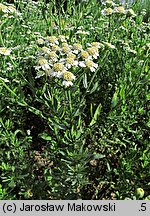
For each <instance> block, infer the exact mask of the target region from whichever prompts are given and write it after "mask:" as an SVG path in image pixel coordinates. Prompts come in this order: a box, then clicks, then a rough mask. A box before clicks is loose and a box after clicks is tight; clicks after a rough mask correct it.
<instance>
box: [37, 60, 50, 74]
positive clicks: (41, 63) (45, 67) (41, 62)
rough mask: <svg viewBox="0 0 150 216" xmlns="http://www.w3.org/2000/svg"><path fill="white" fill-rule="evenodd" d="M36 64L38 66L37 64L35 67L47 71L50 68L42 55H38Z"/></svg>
mask: <svg viewBox="0 0 150 216" xmlns="http://www.w3.org/2000/svg"><path fill="white" fill-rule="evenodd" d="M38 65H39V66H37V67H36V69H40V68H42V69H43V70H44V71H47V70H49V69H50V66H49V64H48V61H47V60H46V59H45V58H43V57H42V56H41V57H39V59H38Z"/></svg>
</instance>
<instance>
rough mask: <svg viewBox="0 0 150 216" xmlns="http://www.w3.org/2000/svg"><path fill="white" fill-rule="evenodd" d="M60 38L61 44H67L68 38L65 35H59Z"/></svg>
mask: <svg viewBox="0 0 150 216" xmlns="http://www.w3.org/2000/svg"><path fill="white" fill-rule="evenodd" d="M58 38H59V40H60V41H61V42H67V40H66V37H65V36H64V35H59V36H58Z"/></svg>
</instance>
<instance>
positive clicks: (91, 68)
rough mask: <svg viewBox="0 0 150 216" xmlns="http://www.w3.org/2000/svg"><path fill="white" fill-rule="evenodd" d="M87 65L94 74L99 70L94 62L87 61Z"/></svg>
mask: <svg viewBox="0 0 150 216" xmlns="http://www.w3.org/2000/svg"><path fill="white" fill-rule="evenodd" d="M85 65H86V67H88V68H89V69H90V70H91V71H92V72H94V71H95V70H96V69H97V68H98V64H96V63H94V62H93V61H92V60H89V59H86V60H85Z"/></svg>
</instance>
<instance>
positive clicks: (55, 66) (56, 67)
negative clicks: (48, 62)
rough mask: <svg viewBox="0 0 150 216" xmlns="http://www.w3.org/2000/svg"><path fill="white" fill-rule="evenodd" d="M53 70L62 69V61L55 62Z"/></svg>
mask: <svg viewBox="0 0 150 216" xmlns="http://www.w3.org/2000/svg"><path fill="white" fill-rule="evenodd" d="M53 69H54V71H57V72H58V71H63V70H64V65H63V64H62V63H55V64H54V66H53Z"/></svg>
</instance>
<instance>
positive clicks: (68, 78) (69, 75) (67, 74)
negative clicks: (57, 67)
mask: <svg viewBox="0 0 150 216" xmlns="http://www.w3.org/2000/svg"><path fill="white" fill-rule="evenodd" d="M63 78H64V80H66V81H73V80H75V76H74V74H73V73H71V72H69V71H65V72H64V73H63Z"/></svg>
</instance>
